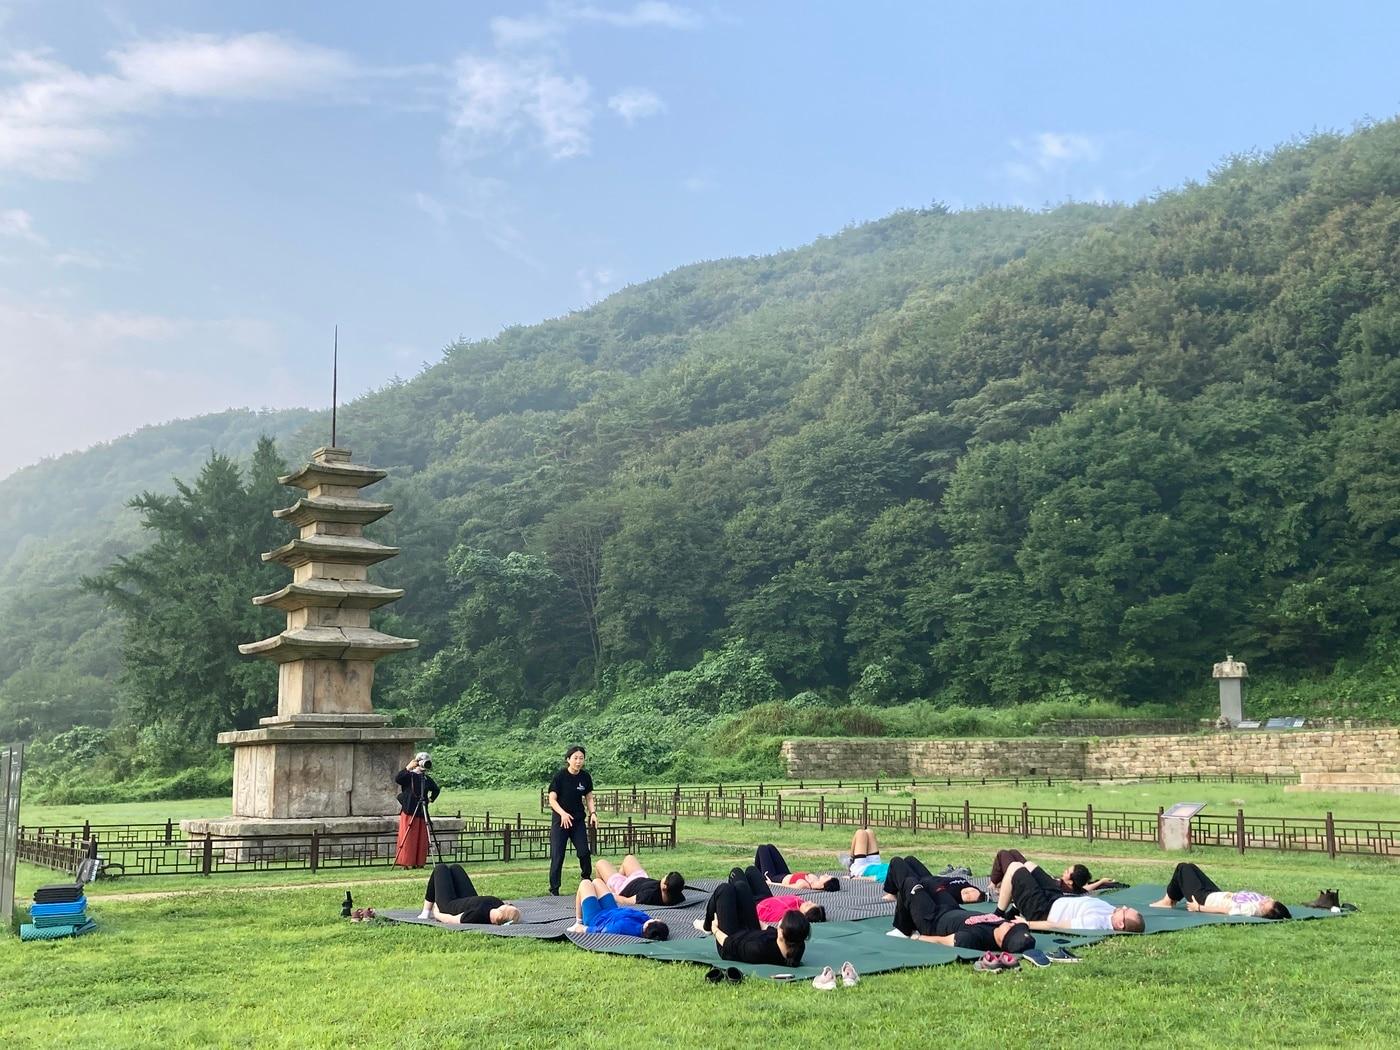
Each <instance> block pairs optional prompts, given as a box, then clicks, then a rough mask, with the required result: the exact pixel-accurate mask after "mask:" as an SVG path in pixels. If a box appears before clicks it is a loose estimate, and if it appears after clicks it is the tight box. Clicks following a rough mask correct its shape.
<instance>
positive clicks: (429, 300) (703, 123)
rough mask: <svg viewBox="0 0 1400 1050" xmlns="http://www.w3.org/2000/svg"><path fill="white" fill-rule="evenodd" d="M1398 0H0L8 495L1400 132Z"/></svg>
mask: <svg viewBox="0 0 1400 1050" xmlns="http://www.w3.org/2000/svg"><path fill="white" fill-rule="evenodd" d="M1397 29H1400V5H1389V4H1346V3H1340V4H1332V5H1330V6H1329V7H1328V9H1327V10H1326V12H1325V13H1323V12H1322V9H1321V8H1319V7H1317V6H1316V5H1310V4H1306V5H1305V4H1289V3H1271V4H1243V3H1241V4H1218V3H1217V4H1190V3H1187V4H1174V5H1136V4H1123V3H1118V4H1109V3H1104V4H1073V3H1065V4H1054V3H1040V4H1033V3H1026V4H950V3H932V2H928V3H903V4H900V3H870V2H867V3H862V4H853V3H812V4H800V3H776V2H775V3H727V4H707V3H695V4H682V3H670V2H656V0H653V2H642V3H637V2H616V3H605V2H602V0H599V2H596V3H594V2H557V3H551V2H548V0H546V2H543V3H520V4H486V3H481V4H478V3H466V2H459V3H417V4H413V5H403V7H402V9H393V8H391V7H390V5H386V4H379V3H375V4H370V3H350V2H342V3H296V4H288V3H285V2H284V3H257V2H240V3H238V4H229V3H198V2H183V3H162V2H158V0H143V2H140V3H135V2H130V3H121V2H108V3H92V4H78V3H65V2H59V0H48V2H38V0H0V477H3V476H4V475H6V474H8V473H9V472H10V471H12V470H14V469H16V468H18V467H20V466H23V465H25V464H27V463H31V462H34V461H36V460H38V459H39V458H41V457H43V456H46V455H53V454H57V453H61V452H64V451H68V450H71V449H75V448H82V447H85V446H87V445H89V444H91V443H93V442H95V441H99V440H106V439H110V438H112V437H116V436H118V435H120V434H123V433H127V432H129V431H131V430H133V429H135V428H136V427H138V426H141V425H143V424H145V423H153V422H160V421H163V420H167V419H172V418H177V417H182V416H191V415H197V414H200V413H203V412H209V411H216V410H218V409H220V408H224V407H230V406H245V407H253V408H257V407H283V406H289V405H299V404H324V402H325V400H326V390H325V387H326V386H327V383H326V380H325V373H326V363H327V357H328V354H329V349H330V339H331V328H332V325H334V324H336V323H338V324H339V325H340V331H341V351H342V391H349V393H350V394H352V395H353V394H356V393H360V392H363V391H365V390H368V389H371V388H373V387H376V386H378V385H381V384H382V383H384V382H385V381H386V380H388V379H389V378H390V377H392V376H394V375H396V374H397V375H401V376H404V377H408V376H411V375H413V374H414V373H416V372H417V371H418V370H419V369H420V368H421V367H422V366H423V364H424V363H425V362H432V361H435V360H436V359H437V357H438V355H439V353H440V351H441V349H442V348H443V347H444V346H445V345H447V344H448V343H450V342H452V341H453V340H454V339H456V338H457V337H459V336H466V337H471V338H475V337H484V336H489V335H492V334H494V333H495V332H497V331H499V330H500V329H501V328H502V327H503V326H506V325H510V324H518V323H531V322H533V321H537V320H540V319H542V318H545V317H551V316H556V315H559V314H563V313H567V312H568V311H570V310H574V309H578V308H579V307H582V306H586V305H587V304H589V303H590V302H594V301H596V300H598V299H600V298H602V297H604V296H606V295H607V294H608V293H610V292H611V291H615V290H616V289H618V288H620V287H622V286H624V285H626V284H628V283H633V282H638V281H644V280H647V279H649V278H651V277H654V276H656V275H658V274H661V273H664V272H665V271H667V270H669V269H672V268H674V267H676V266H679V265H683V264H685V263H689V262H694V261H696V260H700V259H710V258H719V257H724V256H731V255H748V254H762V253H767V252H772V251H775V250H779V249H782V248H788V247H793V246H796V245H799V244H802V243H805V242H807V241H809V240H811V239H813V238H814V237H817V236H819V235H821V234H823V233H831V232H834V231H836V230H838V229H839V228H840V227H842V226H843V225H846V224H847V223H851V222H860V221H864V220H867V219H873V218H878V217H879V216H881V215H885V214H887V213H889V212H890V211H892V210H894V209H896V208H900V207H909V206H920V205H924V204H927V203H929V202H931V201H934V200H941V201H944V202H946V203H948V204H951V205H952V206H954V207H959V208H964V207H972V206H975V205H978V204H987V203H995V204H1019V205H1024V206H1027V207H1041V206H1043V205H1045V204H1047V203H1054V202H1059V201H1062V200H1065V199H1066V198H1071V197H1072V198H1075V199H1080V200H1095V199H1107V200H1129V201H1131V200H1137V199H1139V198H1141V197H1144V196H1148V195H1151V194H1152V193H1153V192H1154V191H1156V190H1159V189H1165V188H1171V187H1175V186H1179V185H1181V184H1182V183H1183V182H1185V181H1187V180H1189V179H1201V178H1203V177H1205V176H1206V174H1207V173H1208V172H1209V170H1210V168H1211V166H1212V165H1213V164H1215V163H1216V162H1217V161H1218V160H1220V159H1221V158H1222V157H1224V156H1225V155H1227V154H1230V153H1233V152H1239V151H1244V150H1250V149H1256V148H1259V149H1267V148H1269V147H1271V146H1273V145H1275V144H1277V143H1279V142H1282V141H1285V140H1287V139H1289V138H1291V137H1293V136H1295V135H1300V134H1306V133H1308V132H1310V131H1313V130H1345V129H1348V128H1350V127H1351V126H1353V124H1354V123H1355V122H1357V121H1360V120H1364V119H1367V118H1373V119H1384V118H1387V117H1390V116H1392V115H1393V114H1395V112H1396V111H1397V109H1400V77H1397V76H1396V75H1395V73H1394V68H1395V60H1394V50H1395V45H1396V42H1397V39H1400V34H1397Z"/></svg>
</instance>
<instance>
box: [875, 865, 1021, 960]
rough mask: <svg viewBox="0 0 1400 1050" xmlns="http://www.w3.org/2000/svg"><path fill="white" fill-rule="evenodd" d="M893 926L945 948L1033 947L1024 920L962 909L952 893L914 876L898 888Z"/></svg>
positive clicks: (989, 949) (906, 879)
mask: <svg viewBox="0 0 1400 1050" xmlns="http://www.w3.org/2000/svg"><path fill="white" fill-rule="evenodd" d="M894 928H895V929H896V930H898V931H899V932H900V933H902V934H904V935H905V936H906V937H908V938H909V939H910V940H915V941H932V942H933V943H935V944H942V945H945V946H947V947H949V948H972V949H974V950H976V951H979V952H987V951H1007V952H1024V951H1028V950H1029V949H1031V948H1034V947H1035V937H1034V936H1032V934H1031V931H1030V928H1029V927H1028V926H1027V925H1026V923H1025V922H1023V921H1020V920H1013V919H1006V918H1002V917H1001V916H998V915H977V914H975V913H973V912H970V911H964V910H963V908H962V906H961V901H959V900H958V897H957V895H956V894H954V893H951V892H947V891H943V892H939V891H936V890H935V889H933V888H931V887H930V885H929V884H928V883H927V882H925V881H924V880H922V879H919V878H916V877H914V876H909V877H907V878H905V880H904V882H903V883H902V884H901V885H900V887H899V894H898V897H897V898H896V903H895V908H894Z"/></svg>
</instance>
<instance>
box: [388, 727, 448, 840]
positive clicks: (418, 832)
mask: <svg viewBox="0 0 1400 1050" xmlns="http://www.w3.org/2000/svg"><path fill="white" fill-rule="evenodd" d="M432 768H433V760H432V758H431V757H429V755H428V752H426V751H420V752H418V754H416V755H414V756H413V758H412V759H411V760H410V761H409V763H408V765H406V766H404V768H403V769H401V770H400V771H399V772H397V773H395V774H394V783H396V784H398V785H399V787H400V788H401V789H402V790H400V791H399V843H398V848H397V849H396V850H395V851H394V863H395V864H396V865H398V866H399V867H400V868H421V867H423V865H425V864H426V863H427V862H428V827H429V825H430V823H431V818H430V817H429V816H428V803H430V802H436V801H437V797H438V794H439V793H440V791H441V789H440V788H439V787H438V786H437V781H435V780H434V779H433V778H432V777H430V776H429V775H428V770H430V769H432Z"/></svg>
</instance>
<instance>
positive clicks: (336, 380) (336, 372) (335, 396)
mask: <svg viewBox="0 0 1400 1050" xmlns="http://www.w3.org/2000/svg"><path fill="white" fill-rule="evenodd" d="M339 387H340V325H336V326H335V336H334V341H333V343H332V348H331V448H335V407H336V401H337V400H339V397H340V390H339Z"/></svg>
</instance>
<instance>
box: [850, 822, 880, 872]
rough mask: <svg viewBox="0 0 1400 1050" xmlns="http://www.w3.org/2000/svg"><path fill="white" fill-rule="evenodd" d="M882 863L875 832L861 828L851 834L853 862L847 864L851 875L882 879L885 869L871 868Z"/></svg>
mask: <svg viewBox="0 0 1400 1050" xmlns="http://www.w3.org/2000/svg"><path fill="white" fill-rule="evenodd" d="M880 863H881V862H880V844H879V843H878V842H876V841H875V832H873V831H871V830H870V829H869V828H859V829H858V830H857V831H856V833H855V834H854V835H852V836H851V862H850V864H849V865H848V866H847V867H848V870H849V871H850V873H851V877H852V878H856V879H862V878H872V879H882V878H884V877H885V872H884V871H883V870H881V871H878V872H875V871H871V870H870V869H871V868H874V867H875V866H876V865H878V864H880Z"/></svg>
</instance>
